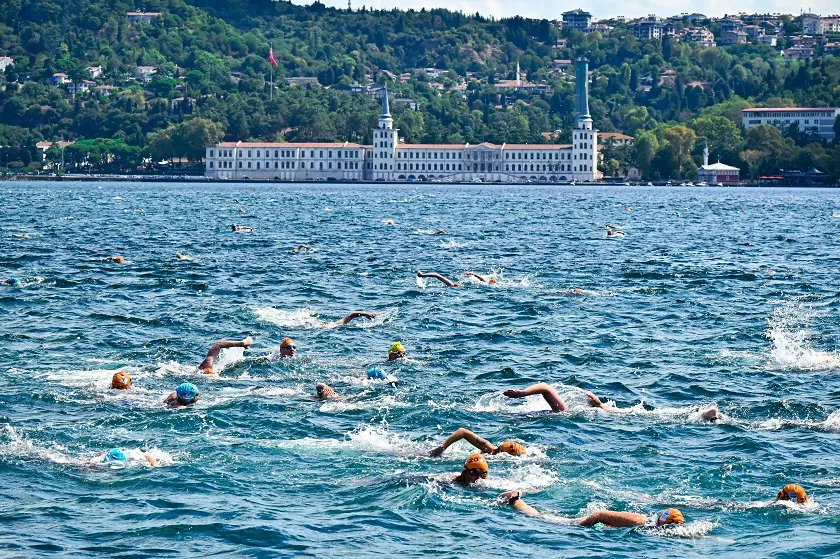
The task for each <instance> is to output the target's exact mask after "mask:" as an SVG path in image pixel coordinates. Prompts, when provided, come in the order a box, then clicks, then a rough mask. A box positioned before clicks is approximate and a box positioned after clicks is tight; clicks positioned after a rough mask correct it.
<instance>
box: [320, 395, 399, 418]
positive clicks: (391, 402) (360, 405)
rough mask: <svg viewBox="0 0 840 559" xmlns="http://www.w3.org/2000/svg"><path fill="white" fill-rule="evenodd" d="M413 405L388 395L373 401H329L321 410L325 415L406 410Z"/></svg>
mask: <svg viewBox="0 0 840 559" xmlns="http://www.w3.org/2000/svg"><path fill="white" fill-rule="evenodd" d="M409 406H411V404H408V403H406V402H401V401H399V400H398V399H397V397H396V396H394V395H391V394H387V395H385V396H382V397H379V398H374V399H373V400H328V401H326V402H324V403H323V404H322V405H321V407H320V408H319V409H320V411H321V412H323V413H343V412H345V411H350V410H371V409H373V410H383V411H384V410H389V409H393V408H405V407H409Z"/></svg>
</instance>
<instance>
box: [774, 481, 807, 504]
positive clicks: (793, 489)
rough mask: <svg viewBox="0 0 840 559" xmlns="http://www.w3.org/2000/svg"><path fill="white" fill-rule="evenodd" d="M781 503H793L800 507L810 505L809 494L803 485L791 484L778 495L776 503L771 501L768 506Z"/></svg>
mask: <svg viewBox="0 0 840 559" xmlns="http://www.w3.org/2000/svg"><path fill="white" fill-rule="evenodd" d="M779 501H792V502H794V503H797V504H800V505H806V504H808V494H807V493H805V490H804V489H803V488H802V486H801V485H796V484H793V483H791V484H789V485H785V486H784V487H783V488H782V490H781V491H779V493H778V494H777V495H776V500H775V501H770V502H769V503H768V504H769V505H772V504H773V503H778V502H779Z"/></svg>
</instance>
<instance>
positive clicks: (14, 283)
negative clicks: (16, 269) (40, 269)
mask: <svg viewBox="0 0 840 559" xmlns="http://www.w3.org/2000/svg"><path fill="white" fill-rule="evenodd" d="M3 285H11V286H12V287H20V280H19V279H18V278H16V277H15V276H12V277H10V278H9V279H7V280H3Z"/></svg>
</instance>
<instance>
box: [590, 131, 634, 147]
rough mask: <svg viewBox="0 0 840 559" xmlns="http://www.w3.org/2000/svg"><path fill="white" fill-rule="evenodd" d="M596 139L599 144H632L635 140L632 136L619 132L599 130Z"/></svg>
mask: <svg viewBox="0 0 840 559" xmlns="http://www.w3.org/2000/svg"><path fill="white" fill-rule="evenodd" d="M598 141H599V142H600V143H601V144H604V145H606V144H612V145H614V146H632V145H633V142H634V141H635V140H634V138H633V136H628V135H627V134H622V133H621V132H601V133H600V134H598Z"/></svg>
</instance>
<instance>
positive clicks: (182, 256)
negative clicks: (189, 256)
mask: <svg viewBox="0 0 840 559" xmlns="http://www.w3.org/2000/svg"><path fill="white" fill-rule="evenodd" d="M175 258H177V259H178V260H183V259H184V258H186V256H184V255H183V254H181V253H180V252H176V253H175Z"/></svg>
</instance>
